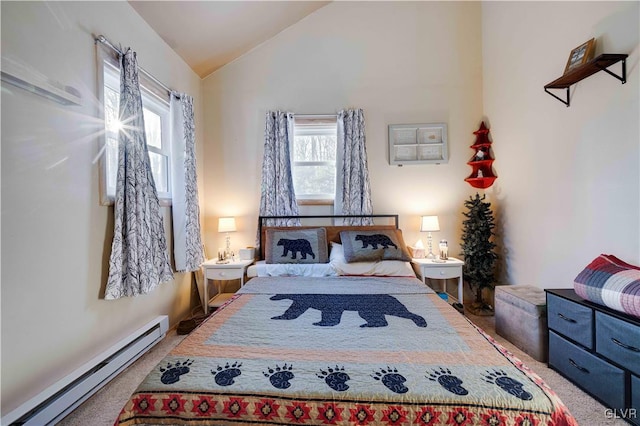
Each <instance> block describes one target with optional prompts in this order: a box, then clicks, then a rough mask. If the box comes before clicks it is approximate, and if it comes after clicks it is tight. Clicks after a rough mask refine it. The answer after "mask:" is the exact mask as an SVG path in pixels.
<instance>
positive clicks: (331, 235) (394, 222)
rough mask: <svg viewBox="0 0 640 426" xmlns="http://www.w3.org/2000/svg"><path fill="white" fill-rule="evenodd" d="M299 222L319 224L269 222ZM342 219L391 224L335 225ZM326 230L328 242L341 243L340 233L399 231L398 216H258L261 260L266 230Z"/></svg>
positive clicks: (261, 258)
mask: <svg viewBox="0 0 640 426" xmlns="http://www.w3.org/2000/svg"><path fill="white" fill-rule="evenodd" d="M278 219H280V220H297V219H300V222H301V223H302V222H314V221H317V222H318V223H315V224H313V223H304V224H302V225H300V226H269V225H267V221H268V220H278ZM341 219H371V220H372V221H374V222H375V220H376V219H378V220H379V221H386V222H391V223H390V224H389V223H387V224H375V223H374V224H373V225H334V224H333V223H335V221H336V220H338V221H339V220H341ZM322 220H325V221H329V222H330V223H331V224H329V225H325V224H322V223H321V222H322ZM320 227H322V228H325V229H326V230H327V242H331V241H333V242H336V243H339V242H340V231H357V230H364V229H366V230H372V231H374V230H383V229H398V215H397V214H395V215H392V214H373V215H319V216H314V215H311V216H258V233H259V235H260V260H263V259H264V244H263V243H264V240H265V232H266V229H267V228H269V229H309V228H320Z"/></svg>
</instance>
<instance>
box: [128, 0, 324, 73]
mask: <svg viewBox="0 0 640 426" xmlns="http://www.w3.org/2000/svg"><path fill="white" fill-rule="evenodd" d="M328 3H330V2H329V1H205V0H202V1H136V0H130V1H129V4H131V6H132V7H133V8H134V9H135V10H136V12H138V14H139V15H140V16H141V17H142V18H143V19H144V20H145V21H146V22H147V23H148V24H149V25H150V26H151V28H153V30H154V31H155V32H157V33H158V34H159V35H160V37H162V39H163V40H164V41H165V42H166V43H167V44H168V45H169V46H170V47H171V48H172V49H173V50H174V51H175V52H176V53H177V54H178V55H180V57H182V59H184V61H185V62H186V63H187V64H188V65H189V66H190V67H191V69H193V71H194V72H195V73H196V74H198V75H199V76H200V77H206V76H207V75H209V74H211V73H212V72H214V71H215V70H217V69H218V68H220V67H222V66H224V65H225V64H227V63H229V62H231V61H233V60H235V59H236V58H238V57H240V56H242V55H243V54H245V53H247V52H248V51H250V50H251V49H253V48H255V47H256V46H258V45H260V44H261V43H263V42H264V41H266V40H268V39H270V38H272V37H274V36H275V35H276V34H278V33H279V32H281V31H282V30H284V29H285V28H287V27H289V26H291V25H293V24H295V23H296V22H298V21H300V20H301V19H303V18H304V17H305V16H307V15H309V14H311V13H313V12H315V11H316V10H318V9H319V8H321V7H323V6H325V5H327V4H328Z"/></svg>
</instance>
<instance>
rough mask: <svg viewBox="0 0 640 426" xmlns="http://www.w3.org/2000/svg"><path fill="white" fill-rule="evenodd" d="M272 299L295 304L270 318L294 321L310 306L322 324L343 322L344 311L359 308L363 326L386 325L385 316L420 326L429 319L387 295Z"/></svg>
mask: <svg viewBox="0 0 640 426" xmlns="http://www.w3.org/2000/svg"><path fill="white" fill-rule="evenodd" d="M270 299H271V300H285V299H290V300H291V301H292V302H293V303H292V304H291V306H289V308H288V309H287V310H286V311H285V312H284V313H283V314H282V315H278V316H275V317H272V318H271V319H274V320H293V319H296V318H298V317H299V316H300V315H302V314H304V313H305V312H306V311H307V310H309V309H316V310H318V311H320V312H321V313H322V317H321V320H320V321H319V322H315V323H313V325H319V326H323V327H332V326H335V325H338V324H340V320H341V318H342V313H343V312H344V311H356V312H358V315H360V317H361V318H362V319H363V320H365V321H366V323H364V324H362V325H361V326H360V327H386V326H387V325H388V323H387V319H386V318H385V316H386V315H392V316H396V317H399V318H406V319H409V320H411V321H413V322H414V323H415V324H416V325H417V326H418V327H426V326H427V321H425V319H424V318H423V317H421V316H420V315H417V314H414V313H412V312H410V311H409V310H408V309H407V308H406V307H405V306H404V305H403V304H402V303H401V302H400V301H399V300H398V299H396V298H395V297H393V296H390V295H388V294H276V295H274V296H271V298H270Z"/></svg>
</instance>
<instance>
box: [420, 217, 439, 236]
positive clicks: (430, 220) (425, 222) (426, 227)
mask: <svg viewBox="0 0 640 426" xmlns="http://www.w3.org/2000/svg"><path fill="white" fill-rule="evenodd" d="M439 230H440V224H439V223H438V216H422V221H421V222H420V231H422V232H434V231H439Z"/></svg>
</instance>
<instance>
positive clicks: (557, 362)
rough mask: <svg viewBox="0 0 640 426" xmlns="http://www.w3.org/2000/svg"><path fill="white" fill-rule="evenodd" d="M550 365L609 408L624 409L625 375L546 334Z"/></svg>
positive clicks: (574, 346)
mask: <svg viewBox="0 0 640 426" xmlns="http://www.w3.org/2000/svg"><path fill="white" fill-rule="evenodd" d="M549 366H551V367H553V368H555V369H556V370H558V371H560V372H561V373H562V374H563V375H565V376H566V377H568V378H569V379H570V380H571V381H573V382H574V383H576V384H578V385H579V386H581V387H582V388H583V389H585V390H586V391H587V392H589V393H591V394H592V395H594V396H595V397H597V398H598V399H600V400H601V401H603V402H604V403H605V405H607V406H608V407H611V408H616V409H623V408H624V406H625V401H624V395H625V389H624V388H625V372H624V371H623V370H621V369H619V368H617V367H614V366H612V365H610V364H608V363H607V362H606V361H603V360H602V359H600V358H598V357H597V356H596V355H593V354H591V353H589V352H587V351H585V350H584V349H582V348H580V347H578V346H576V345H574V344H573V343H570V342H569V341H567V340H565V339H563V338H562V337H560V336H559V335H557V334H556V333H554V332H550V333H549Z"/></svg>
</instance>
